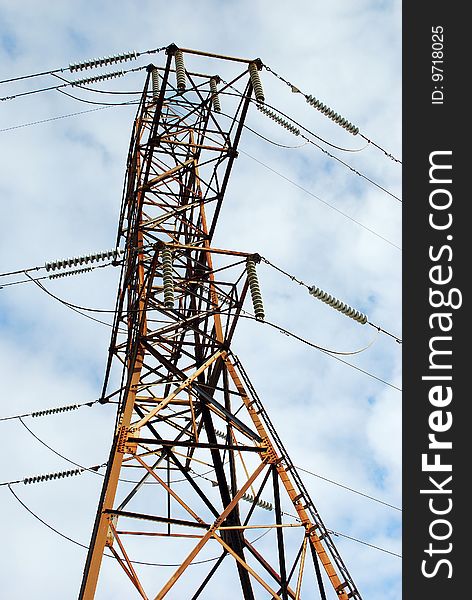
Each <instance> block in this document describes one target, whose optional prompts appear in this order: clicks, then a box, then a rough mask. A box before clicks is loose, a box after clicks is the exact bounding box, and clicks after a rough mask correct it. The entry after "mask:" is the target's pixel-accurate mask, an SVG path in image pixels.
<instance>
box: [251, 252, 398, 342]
mask: <svg viewBox="0 0 472 600" xmlns="http://www.w3.org/2000/svg"><path fill="white" fill-rule="evenodd" d="M261 260H262V261H263V262H264V263H265V264H266V265H269V266H270V267H272V268H273V269H275V270H276V271H278V272H279V273H282V275H285V277H288V278H289V279H291V280H292V281H294V282H295V283H298V285H301V286H303V287H305V288H306V289H307V290H308V292H309V294H310V295H312V296H314V297H315V298H317V299H319V300H321V301H322V302H324V303H325V304H328V305H329V306H331V307H332V308H334V309H336V310H338V311H339V312H341V313H343V314H345V315H346V316H348V317H350V318H351V319H354V320H355V321H357V322H358V323H360V324H361V325H365V324H366V323H367V324H368V325H370V326H371V327H374V328H375V329H377V331H378V332H379V333H380V332H381V333H384V334H385V335H388V336H389V337H391V338H393V339H394V340H395V341H396V342H397V344H401V343H402V340H401V339H400V338H399V337H398V336H397V335H394V334H393V333H390V332H389V331H387V330H385V329H383V328H382V327H379V326H378V325H375V324H374V323H372V322H371V321H369V319H368V317H367V315H365V314H364V313H362V312H360V311H358V310H356V309H355V308H352V307H351V306H349V305H348V304H346V303H344V302H341V300H338V299H337V298H335V297H334V296H332V295H331V294H328V293H327V292H325V291H323V290H322V289H321V288H319V287H318V286H316V285H312V286H309V285H308V284H306V283H304V282H303V281H301V279H298V278H297V277H295V276H294V275H291V274H290V273H287V271H284V270H283V269H281V268H280V267H278V266H277V265H274V263H272V262H270V260H268V259H267V258H265V257H263V256H261Z"/></svg>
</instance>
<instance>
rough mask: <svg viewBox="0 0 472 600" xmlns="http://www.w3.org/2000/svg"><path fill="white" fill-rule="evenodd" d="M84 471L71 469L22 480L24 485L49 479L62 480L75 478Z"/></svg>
mask: <svg viewBox="0 0 472 600" xmlns="http://www.w3.org/2000/svg"><path fill="white" fill-rule="evenodd" d="M84 471H85V469H71V470H70V471H59V472H57V473H46V474H45V475H35V476H34V477H26V479H23V483H24V484H25V485H27V484H29V483H40V482H42V481H49V480H51V479H62V477H75V475H82V473H83V472H84Z"/></svg>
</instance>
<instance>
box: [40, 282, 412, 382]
mask: <svg viewBox="0 0 472 600" xmlns="http://www.w3.org/2000/svg"><path fill="white" fill-rule="evenodd" d="M30 279H31V280H32V281H34V282H35V283H36V285H38V286H39V287H41V289H43V291H45V292H46V293H47V294H48V295H50V296H51V297H53V298H54V299H55V300H57V301H58V302H60V303H61V304H64V305H65V306H67V307H68V308H70V309H71V310H73V311H74V312H77V313H78V314H80V315H82V316H84V317H87V318H88V319H91V320H92V321H96V322H97V323H101V324H102V325H107V326H108V327H112V324H110V323H106V322H105V321H101V320H99V319H96V318H95V317H92V316H90V315H87V314H85V313H83V312H81V310H79V309H78V308H76V306H77V305H72V304H70V303H68V302H66V301H64V300H61V299H60V298H58V297H57V296H55V295H54V294H52V293H51V292H49V290H47V289H46V288H45V287H44V286H42V285H41V284H40V283H39V282H37V280H35V279H33V278H31V277H30ZM80 309H82V310H90V311H93V312H95V311H96V310H100V309H88V308H86V307H80ZM102 312H109V313H114V314H116V311H111V310H110V311H102ZM210 312H211V314H216V313H219V314H224V313H225V312H227V311H210ZM240 316H241V317H243V318H246V319H253V320H255V321H258V322H259V323H263V324H266V325H269V326H270V327H273V328H275V329H278V330H279V331H280V332H281V333H283V334H284V335H286V336H288V337H293V338H295V339H297V340H298V341H300V342H302V343H304V344H306V345H308V346H310V347H312V348H315V349H317V350H320V351H321V352H323V353H324V354H327V355H328V356H331V357H332V358H334V359H336V360H338V361H340V362H342V363H343V364H345V365H347V366H349V367H351V368H353V369H355V370H356V371H359V372H361V373H363V374H364V375H367V376H368V377H371V378H373V379H375V380H377V381H379V382H381V383H384V384H385V385H388V386H389V387H391V388H393V389H396V390H398V391H399V392H401V391H402V390H401V388H399V387H397V386H395V385H394V384H392V383H389V382H388V381H385V380H384V379H382V378H380V377H378V376H377V375H374V374H373V373H370V372H369V371H365V370H364V369H361V368H360V367H358V366H356V365H353V364H352V363H350V362H347V361H346V360H343V359H341V358H340V357H339V356H337V354H340V355H354V354H358V353H360V352H364V351H365V350H367V349H368V348H370V347H371V346H372V344H373V343H374V342H375V340H376V337H377V336H376V337H375V338H374V339H373V340H372V341H371V342H370V344H368V345H367V346H365V347H364V348H361V349H359V350H356V351H354V352H347V353H346V352H337V351H334V350H329V349H327V348H323V347H322V346H319V345H317V344H314V343H313V342H310V341H309V340H306V339H304V338H302V337H301V336H298V335H296V334H294V333H292V332H290V331H288V330H287V329H284V328H283V327H280V326H279V325H276V324H275V323H271V322H269V321H261V320H260V319H257V318H256V317H255V315H250V314H249V313H247V312H246V311H241V314H240ZM122 333H126V331H122Z"/></svg>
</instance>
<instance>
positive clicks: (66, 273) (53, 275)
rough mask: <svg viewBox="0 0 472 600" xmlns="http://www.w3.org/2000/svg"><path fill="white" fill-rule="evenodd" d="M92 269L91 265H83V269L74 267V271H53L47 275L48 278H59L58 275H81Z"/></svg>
mask: <svg viewBox="0 0 472 600" xmlns="http://www.w3.org/2000/svg"><path fill="white" fill-rule="evenodd" d="M89 271H93V267H84V268H83V269H75V270H74V271H66V272H65V273H53V274H52V275H49V279H59V278H60V277H69V275H81V274H82V273H88V272H89Z"/></svg>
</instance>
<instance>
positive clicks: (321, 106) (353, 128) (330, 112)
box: [305, 95, 359, 135]
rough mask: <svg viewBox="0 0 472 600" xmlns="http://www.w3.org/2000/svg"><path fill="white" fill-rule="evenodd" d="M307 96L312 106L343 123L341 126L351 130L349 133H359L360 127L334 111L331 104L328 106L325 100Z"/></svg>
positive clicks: (336, 121)
mask: <svg viewBox="0 0 472 600" xmlns="http://www.w3.org/2000/svg"><path fill="white" fill-rule="evenodd" d="M305 98H306V101H307V102H308V104H311V106H313V107H314V108H316V109H317V110H319V111H320V112H322V113H323V114H324V115H326V116H327V117H329V118H330V119H332V120H333V121H334V122H335V123H337V124H338V125H341V127H344V129H346V130H347V131H349V133H352V135H357V134H358V133H359V127H356V126H355V125H353V124H352V123H350V122H349V121H348V120H347V119H345V118H344V117H342V116H341V115H338V113H336V112H334V110H333V109H331V108H329V106H326V104H323V102H321V101H320V100H318V99H317V98H315V97H314V96H310V95H308V96H305Z"/></svg>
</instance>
